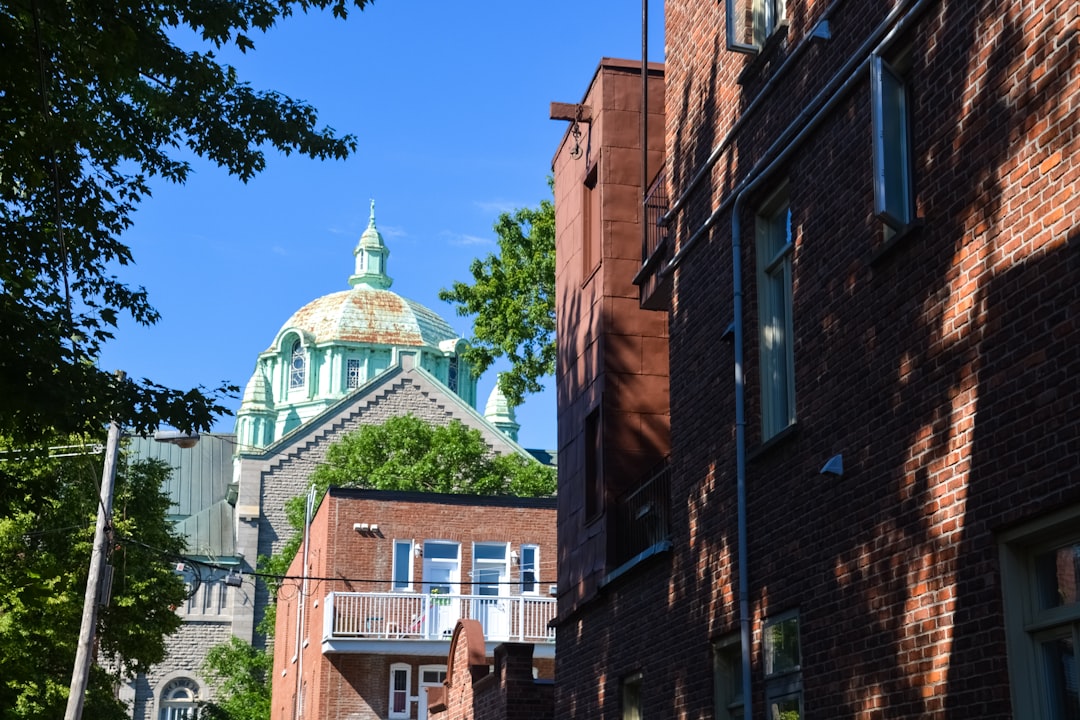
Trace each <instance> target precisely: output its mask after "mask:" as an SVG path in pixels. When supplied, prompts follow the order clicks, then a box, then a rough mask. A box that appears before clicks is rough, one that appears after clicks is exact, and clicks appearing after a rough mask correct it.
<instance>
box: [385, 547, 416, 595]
mask: <svg viewBox="0 0 1080 720" xmlns="http://www.w3.org/2000/svg"><path fill="white" fill-rule="evenodd" d="M415 546H416V544H415V542H414V541H413V540H412V539H409V540H394V545H393V550H392V553H393V554H392V555H391V558H390V560H391V563H390V591H391V592H413V590H414V583H415V581H416V570H415V567H414V565H415V563H414V562H413V557H414V554H415V549H414V548H415ZM402 547H404V548H407V549H406V551H405V553H406V558H408V562H407V563H406V564H405V568H404V569H405V577H404V584H400V585H399V583H400V582H401V580H402V579H401V578H399V577H398V570H400V569H402V568H401V566H400V565H399V564H398V562H399V558H398V550H399V548H402Z"/></svg>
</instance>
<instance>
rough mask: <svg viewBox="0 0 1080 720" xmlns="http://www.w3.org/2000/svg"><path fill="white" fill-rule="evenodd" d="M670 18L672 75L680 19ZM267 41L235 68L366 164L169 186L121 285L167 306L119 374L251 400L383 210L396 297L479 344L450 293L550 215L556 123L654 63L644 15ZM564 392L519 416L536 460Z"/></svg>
mask: <svg viewBox="0 0 1080 720" xmlns="http://www.w3.org/2000/svg"><path fill="white" fill-rule="evenodd" d="M650 6H651V7H650V48H649V59H650V60H653V61H656V60H662V59H663V38H662V32H663V30H662V2H658V1H656V0H650ZM254 40H255V45H256V49H255V51H254V52H249V53H248V54H247V55H240V54H239V53H234V52H223V53H221V57H222V58H223V59H224V60H225V61H226V62H228V63H230V64H233V65H234V66H235V67H236V68H237V70H238V72H239V74H240V77H241V78H243V79H245V80H246V81H248V82H250V83H251V84H252V85H253V86H255V87H256V88H260V89H274V90H278V91H280V92H283V93H286V94H288V95H290V96H292V97H294V98H297V99H302V100H305V101H308V102H310V103H311V104H313V105H314V106H315V107H316V108H318V110H319V118H320V122H321V123H322V124H325V125H329V126H331V127H333V128H334V129H335V130H336V131H337V132H338V133H339V134H343V133H351V134H354V135H356V136H357V138H358V142H359V145H358V149H357V152H356V153H355V154H354V155H353V156H352V157H350V158H349V159H348V160H345V161H342V162H318V161H314V160H309V159H306V158H299V157H296V156H291V157H285V156H282V155H277V154H273V153H271V154H268V157H267V161H268V162H267V168H266V170H265V171H264V172H263V173H262V174H260V175H259V176H257V177H256V178H255V179H254V180H252V181H251V182H249V183H247V184H246V185H245V184H243V183H241V182H240V181H239V180H237V179H236V178H233V177H230V176H229V175H228V174H227V173H225V172H224V171H223V170H221V169H219V168H217V167H214V166H213V165H210V164H207V163H203V162H200V161H198V160H196V161H195V162H194V167H195V172H194V173H193V174H192V176H191V177H190V178H189V180H188V182H187V184H186V185H183V186H171V185H168V184H159V185H157V186H155V189H154V196H153V197H152V198H151V199H150V200H148V201H146V202H145V203H144V204H143V205H142V206H141V208H140V209H139V211H138V213H137V214H136V216H135V225H134V227H133V228H132V229H131V230H130V231H129V232H128V233H127V234H126V236H125V240H126V242H128V243H129V244H130V245H131V247H132V250H133V252H134V255H135V265H134V267H128V268H123V269H121V270H120V271H119V272H120V274H121V277H122V278H123V279H125V280H126V281H127V282H129V283H130V284H134V285H144V286H145V287H146V288H147V289H148V290H149V292H150V297H151V301H152V302H153V304H154V305H155V307H157V309H158V310H159V311H160V312H161V314H162V320H161V322H159V323H158V324H157V325H155V326H153V327H151V328H142V327H139V326H137V325H134V324H133V323H130V322H128V323H121V326H120V328H119V330H118V332H117V338H116V340H115V341H113V342H112V343H111V344H110V345H108V346H107V347H106V349H105V351H104V353H103V354H102V358H101V367H103V368H105V369H108V370H113V369H121V370H125V371H126V372H127V373H128V374H129V375H131V376H134V377H149V378H151V379H153V380H155V381H157V382H161V383H163V384H166V385H169V386H172V387H178V388H188V387H192V386H195V385H199V384H202V385H208V386H213V385H216V384H218V383H219V382H222V381H227V382H231V383H234V384H236V385H239V386H241V388H242V387H243V386H244V385H245V384H246V383H247V380H248V378H249V377H250V375H251V372H252V370H253V369H254V365H255V358H256V356H257V355H258V353H259V352H261V351H263V350H265V349H266V347H267V346H268V345H269V344H270V342H271V341H272V340H273V338H274V335H275V334H276V333H277V331H278V329H279V328H280V327H281V325H282V323H284V322H285V320H286V319H288V317H289V316H290V315H291V314H292V313H293V311H295V310H296V309H298V308H299V307H301V306H302V305H304V304H306V303H308V302H309V301H311V300H313V299H315V298H316V297H319V296H321V295H325V294H327V293H331V292H335V291H337V290H343V289H346V288H347V287H348V285H347V282H346V281H347V278H348V276H349V274H350V273H351V272H352V265H353V256H352V249H353V247H354V246H355V245H356V242H357V239H358V238H359V236H360V233H361V232H363V230H364V228H365V227H366V225H367V219H368V211H369V199H371V198H374V199H375V203H376V216H377V221H378V225H379V228H380V230H381V231H382V233H383V236H384V238H385V240H386V243H387V245H388V246H389V248H390V260H389V266H388V267H389V274H390V275H391V277H393V278H394V285H393V288H392V289H393V290H394V291H395V292H397V293H399V294H401V295H403V296H405V297H408V298H410V299H412V300H415V301H417V302H420V303H422V304H424V305H426V306H428V307H429V308H431V309H433V310H435V311H436V312H438V313H439V314H441V315H443V316H444V317H445V318H447V320H448V321H449V322H450V323H451V324H452V325H453V326H454V328H455V329H456V330H457V331H458V332H459V333H461V334H462V335H464V336H466V337H468V336H469V334H470V321H469V319H468V318H462V317H458V316H457V315H456V314H455V312H454V309H453V308H452V306H450V305H448V304H446V303H443V302H442V301H440V300H439V299H438V291H439V289H440V288H443V287H448V286H449V285H450V284H451V283H452V282H453V281H455V280H469V279H470V278H471V276H470V275H469V273H468V266H469V263H470V261H471V260H472V259H473V258H474V257H478V256H484V255H486V254H487V253H489V252H492V251H494V250H495V236H494V233H493V232H492V229H491V227H492V224H493V223H494V221H495V218H496V217H497V216H498V214H499V213H500V212H502V211H506V210H512V209H513V208H516V207H523V206H531V205H535V204H537V203H538V202H539V201H540V200H541V199H542V198H545V197H550V195H549V192H548V188H547V183H546V178H547V175H548V174H549V173H550V171H551V159H552V156H553V155H554V152H555V148H556V144H557V143H558V142H559V140H560V138H561V137H562V134H563V133H564V132H565V130H566V124H565V123H563V122H556V121H552V120H548V105H549V103H550V102H551V101H561V102H577V101H579V100H580V99H581V97H582V96H583V94H584V92H585V89H586V86H587V84H588V82H589V80H590V78H591V77H592V74H593V71H594V70H595V69H596V66H597V63H598V62H599V60H600V58H601V57H605V56H606V57H621V58H630V59H639V58H640V56H641V4H640V2H635V1H633V0H594V1H590V0H586V2H584V3H582V2H564V1H562V0H547V1H546V2H534V1H531V0H523V1H517V2H516V1H514V0H509V1H504V2H496V1H494V0H490V1H489V0H474V1H472V2H457V3H446V2H435V1H434V0H415V1H412V2H410V1H408V0H378V1H377V2H375V3H374V4H373V5H371V6H370V7H369V8H368V9H366V10H364V11H363V12H353V13H351V14H350V17H349V19H348V20H347V21H344V22H343V21H340V20H335V19H334V18H332V17H331V16H330V15H329V14H328V13H315V14H312V15H298V16H294V17H292V18H288V19H286V20H285V21H284V22H282V23H281V24H280V25H279V26H278V27H276V28H274V29H273V30H271V31H270V32H269V33H267V34H266V35H263V36H257V37H255V38H254ZM494 381H495V374H494V372H493V371H489V372H488V374H487V375H485V376H484V377H482V378H481V379H480V388H479V397H480V405H481V410H482V405H483V402H484V400H485V399H486V398H487V395H488V393H489V392H490V391H491V388H492V386H493V384H494ZM548 388H549V389H548V390H547V391H545V392H544V393H542V394H540V395H535V396H531V397H530V398H528V399H527V401H526V403H525V404H524V405H523V406H522V407H520V408H518V421H519V422H520V423H521V426H522V427H521V433H520V440H521V442H522V444H523V445H525V446H526V447H542V448H555V445H556V431H555V393H554V390H553V382H549V383H548ZM231 405H232V408H233V409H234V410H235V409H236V407H237V406H238V405H239V399H236V400H234V401H232V403H231ZM232 424H233V419H232V418H231V417H229V418H223V419H222V420H221V421H220V422H219V423H218V425H217V426H216V428H215V429H216V430H220V431H231V430H232Z"/></svg>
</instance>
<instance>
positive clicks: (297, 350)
mask: <svg viewBox="0 0 1080 720" xmlns="http://www.w3.org/2000/svg"><path fill="white" fill-rule="evenodd" d="M306 379H307V355H305V354H304V346H303V345H301V344H300V341H299V340H296V341H294V342H293V346H292V354H291V355H290V358H289V387H290V388H302V387H304V381H305V380H306Z"/></svg>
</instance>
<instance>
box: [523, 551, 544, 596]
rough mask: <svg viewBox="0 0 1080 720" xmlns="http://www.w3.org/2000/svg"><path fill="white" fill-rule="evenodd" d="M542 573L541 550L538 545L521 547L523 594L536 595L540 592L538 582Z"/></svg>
mask: <svg viewBox="0 0 1080 720" xmlns="http://www.w3.org/2000/svg"><path fill="white" fill-rule="evenodd" d="M539 571H540V548H539V547H538V546H536V545H522V546H521V594H522V595H535V594H537V593H538V592H539V591H540V590H539V581H538V580H537V576H538V573H539Z"/></svg>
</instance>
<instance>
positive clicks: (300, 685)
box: [293, 484, 315, 718]
mask: <svg viewBox="0 0 1080 720" xmlns="http://www.w3.org/2000/svg"><path fill="white" fill-rule="evenodd" d="M314 506H315V485H314V484H312V485H311V487H310V488H309V489H308V497H307V505H306V507H305V510H304V566H303V568H302V570H301V572H302V573H303V577H304V584H303V587H302V589H301V591H300V604H299V608H298V610H297V613H296V654H297V656H298V658H297V663H298V665H297V668H296V706H295V707H294V708H293V717H294V718H299V717H301V716H302V715H303V714H304V705H303V703H304V696H303V692H304V648H303V647H302V646H301V643H302V642H303V636H304V618H305V616H306V615H307V599H308V544H309V543H308V541H309V539H310V537H311V514H312V511H313V510H314Z"/></svg>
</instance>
